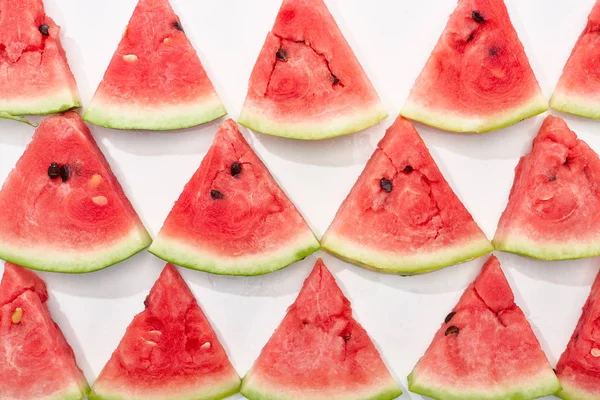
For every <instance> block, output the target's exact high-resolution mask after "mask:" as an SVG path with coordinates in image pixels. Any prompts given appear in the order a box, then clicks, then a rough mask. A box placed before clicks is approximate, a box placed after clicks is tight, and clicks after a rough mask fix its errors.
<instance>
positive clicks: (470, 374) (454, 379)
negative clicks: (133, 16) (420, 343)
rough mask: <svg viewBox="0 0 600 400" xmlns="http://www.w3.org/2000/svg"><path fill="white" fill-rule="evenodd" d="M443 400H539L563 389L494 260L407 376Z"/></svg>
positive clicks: (413, 385) (421, 390) (415, 385)
mask: <svg viewBox="0 0 600 400" xmlns="http://www.w3.org/2000/svg"><path fill="white" fill-rule="evenodd" d="M408 382H409V389H410V390H411V391H413V392H415V393H419V394H423V395H426V396H430V397H433V398H435V399H444V400H504V399H521V400H526V399H534V398H538V397H542V396H547V395H551V394H553V393H556V392H557V391H558V390H559V389H560V385H559V383H558V379H557V378H556V376H555V374H554V372H553V371H552V368H551V366H550V364H549V363H548V360H547V359H546V356H545V355H544V352H543V351H542V349H541V347H540V344H539V342H538V340H537V338H536V337H535V334H534V333H533V331H532V329H531V326H530V325H529V322H528V321H527V319H526V318H525V315H524V314H523V312H522V311H521V309H520V308H519V307H518V306H517V305H516V304H515V301H514V295H513V293H512V290H511V289H510V286H509V285H508V281H507V280H506V277H505V276H504V273H503V272H502V269H501V268H500V263H499V262H498V260H497V259H496V257H494V256H492V257H490V259H489V260H488V261H487V262H486V264H485V265H484V266H483V270H482V271H481V274H480V275H479V277H478V278H477V279H476V280H475V282H473V283H472V284H471V285H470V286H469V287H468V288H467V290H466V291H465V292H464V294H463V295H462V297H461V299H460V301H459V302H458V304H457V305H456V307H455V308H454V309H453V310H452V313H450V314H449V315H448V317H447V318H446V320H445V321H444V324H442V327H441V328H440V330H439V331H438V332H437V334H436V335H435V337H434V339H433V342H432V343H431V345H430V346H429V348H428V349H427V351H426V352H425V355H424V356H423V357H422V358H421V359H420V360H419V362H418V363H417V365H416V367H415V369H414V370H413V372H412V373H411V375H410V376H409V377H408Z"/></svg>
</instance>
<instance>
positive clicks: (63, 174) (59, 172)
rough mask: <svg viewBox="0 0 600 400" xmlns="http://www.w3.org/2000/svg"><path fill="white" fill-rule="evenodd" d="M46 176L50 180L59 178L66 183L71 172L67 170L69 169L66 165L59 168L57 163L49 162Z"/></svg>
mask: <svg viewBox="0 0 600 400" xmlns="http://www.w3.org/2000/svg"><path fill="white" fill-rule="evenodd" d="M48 176H49V177H50V179H56V178H58V177H59V176H60V178H61V179H62V181H63V182H66V181H68V180H69V177H70V176H71V171H70V170H69V167H68V166H67V165H61V166H59V165H58V163H56V162H51V163H50V166H49V167H48Z"/></svg>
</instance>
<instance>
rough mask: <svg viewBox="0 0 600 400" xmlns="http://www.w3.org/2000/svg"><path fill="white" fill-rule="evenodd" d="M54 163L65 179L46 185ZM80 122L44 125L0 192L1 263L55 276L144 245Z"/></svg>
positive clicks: (102, 263) (144, 236) (69, 117)
mask: <svg viewBox="0 0 600 400" xmlns="http://www.w3.org/2000/svg"><path fill="white" fill-rule="evenodd" d="M52 163H56V164H57V165H56V169H57V170H58V169H61V168H62V171H66V170H67V169H68V173H67V174H62V175H63V176H64V177H66V178H67V179H66V180H65V181H63V178H62V177H61V175H60V174H58V173H57V174H58V175H59V176H56V177H55V178H54V179H52V178H51V177H50V175H49V173H50V169H51V166H52ZM150 241H151V240H150V237H149V236H148V233H147V232H146V229H145V228H144V226H143V225H142V223H141V221H140V219H139V218H138V216H137V214H136V213H135V210H134V209H133V207H132V206H131V204H130V203H129V200H127V198H126V197H125V194H124V193H123V190H122V189H121V186H120V185H119V183H118V182H117V179H116V177H115V176H114V175H113V173H112V172H111V170H110V166H109V165H108V163H107V162H106V159H105V158H104V156H103V155H102V152H101V151H100V149H99V148H98V146H97V145H96V142H95V141H94V138H93V137H92V135H91V133H90V131H89V129H88V128H87V127H86V126H85V124H84V122H83V121H82V120H81V118H80V117H79V115H77V114H75V113H73V112H69V113H66V114H64V115H57V116H53V117H50V118H47V119H46V120H44V121H43V122H42V124H41V125H40V126H39V128H38V129H37V130H36V132H35V134H34V136H33V139H32V141H31V143H30V144H29V146H28V147H27V149H26V150H25V153H24V154H23V156H22V157H21V159H20V160H19V161H18V162H17V165H16V167H15V169H14V170H13V171H12V172H11V173H10V175H9V176H8V178H7V179H6V182H5V183H4V186H3V187H2V190H1V191H0V258H2V259H5V260H8V261H11V262H15V263H18V264H20V265H23V266H26V267H29V268H33V269H41V270H48V271H55V272H70V273H71V272H72V273H79V272H89V271H94V270H97V269H101V268H105V267H108V266H110V265H112V264H115V263H117V262H119V261H121V260H124V259H126V258H128V257H130V256H132V255H133V254H135V253H137V252H139V251H140V250H142V249H143V248H145V247H147V246H148V245H149V244H150Z"/></svg>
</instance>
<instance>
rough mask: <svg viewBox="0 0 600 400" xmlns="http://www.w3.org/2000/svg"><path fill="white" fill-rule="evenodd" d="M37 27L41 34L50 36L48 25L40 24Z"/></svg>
mask: <svg viewBox="0 0 600 400" xmlns="http://www.w3.org/2000/svg"><path fill="white" fill-rule="evenodd" d="M38 29H39V31H40V33H41V34H42V35H44V36H50V32H49V29H50V27H49V26H48V25H46V24H42V25H40V26H39V27H38Z"/></svg>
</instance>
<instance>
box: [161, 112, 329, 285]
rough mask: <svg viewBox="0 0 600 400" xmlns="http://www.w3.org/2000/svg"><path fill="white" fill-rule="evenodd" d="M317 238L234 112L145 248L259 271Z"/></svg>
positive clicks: (213, 267) (203, 265) (189, 262)
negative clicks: (151, 242)
mask: <svg viewBox="0 0 600 400" xmlns="http://www.w3.org/2000/svg"><path fill="white" fill-rule="evenodd" d="M318 249H319V242H318V241H317V239H316V238H315V236H314V234H313V233H312V231H311V230H310V228H309V226H308V224H307V223H306V221H304V219H303V218H302V216H301V215H300V213H299V212H298V210H297V209H296V207H295V206H294V205H293V204H292V202H291V201H290V199H288V197H287V196H286V195H285V193H284V192H283V191H282V190H281V188H280V187H279V186H278V185H277V183H276V182H275V180H274V179H273V177H272V176H271V174H270V173H269V171H268V170H267V167H266V166H265V165H264V164H263V163H262V162H261V161H260V159H259V158H258V157H257V156H256V154H255V153H254V151H253V150H252V148H251V147H250V146H249V145H248V143H247V142H246V140H244V137H243V136H242V134H241V133H240V131H239V130H238V127H237V125H236V123H235V122H234V121H232V120H227V121H225V122H224V123H223V124H222V125H221V127H220V128H219V131H218V132H217V135H216V136H215V140H214V142H213V145H212V147H211V148H210V150H209V151H208V154H206V157H204V160H203V161H202V164H201V165H200V168H198V170H197V171H196V173H195V174H194V176H193V177H192V179H191V180H190V181H189V182H188V184H187V185H186V187H185V188H184V189H183V193H182V194H181V196H180V197H179V200H178V201H177V202H176V203H175V206H174V207H173V209H172V210H171V213H170V214H169V216H168V217H167V220H166V221H165V224H164V225H163V227H162V229H161V230H160V232H159V234H158V236H157V237H156V240H155V241H154V243H153V244H152V246H150V252H151V253H153V254H155V255H156V256H158V257H160V258H162V259H164V260H166V261H169V262H172V263H175V264H178V265H181V266H184V267H188V268H193V269H199V270H202V271H207V272H212V273H215V274H225V275H260V274H266V273H268V272H272V271H275V270H278V269H281V268H283V267H285V266H287V265H289V264H291V263H293V262H295V261H298V260H300V259H302V258H304V257H306V256H307V255H309V254H311V253H314V252H315V251H317V250H318Z"/></svg>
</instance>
